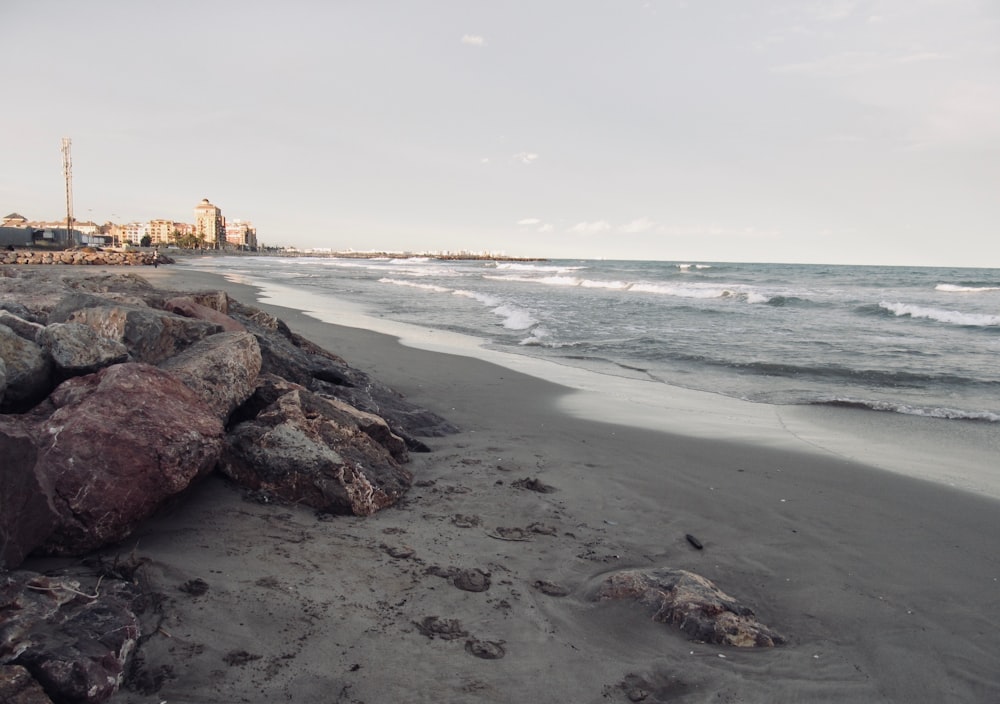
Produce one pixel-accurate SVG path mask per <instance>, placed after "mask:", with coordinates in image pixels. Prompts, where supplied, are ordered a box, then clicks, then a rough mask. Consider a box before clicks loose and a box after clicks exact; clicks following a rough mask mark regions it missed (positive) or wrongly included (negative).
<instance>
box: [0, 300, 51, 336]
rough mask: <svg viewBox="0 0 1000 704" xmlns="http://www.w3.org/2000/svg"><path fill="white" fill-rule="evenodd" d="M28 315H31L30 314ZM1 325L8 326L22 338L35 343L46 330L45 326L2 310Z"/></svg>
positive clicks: (0, 313)
mask: <svg viewBox="0 0 1000 704" xmlns="http://www.w3.org/2000/svg"><path fill="white" fill-rule="evenodd" d="M22 307H23V306H22ZM25 312H26V313H28V311H27V309H25ZM28 314H29V315H30V313H28ZM0 325H6V326H7V327H9V328H10V329H11V330H13V331H14V332H15V333H17V334H18V335H19V336H20V337H23V338H24V339H25V340H31V341H33V342H37V338H38V333H39V332H41V331H42V330H44V329H45V326H44V325H40V324H38V323H36V322H33V321H31V320H28V319H27V318H23V317H21V316H18V315H14V314H13V313H10V312H8V311H6V310H0Z"/></svg>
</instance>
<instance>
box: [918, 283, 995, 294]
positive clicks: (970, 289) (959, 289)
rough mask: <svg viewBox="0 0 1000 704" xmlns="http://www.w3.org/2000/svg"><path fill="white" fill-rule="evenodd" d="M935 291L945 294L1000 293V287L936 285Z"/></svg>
mask: <svg viewBox="0 0 1000 704" xmlns="http://www.w3.org/2000/svg"><path fill="white" fill-rule="evenodd" d="M934 290H935V291H944V292H946V293H983V292H985V291H1000V286H958V285H956V284H938V285H937V286H935V287H934Z"/></svg>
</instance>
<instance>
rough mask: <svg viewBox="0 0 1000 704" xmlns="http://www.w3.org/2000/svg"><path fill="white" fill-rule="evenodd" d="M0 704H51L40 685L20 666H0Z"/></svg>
mask: <svg viewBox="0 0 1000 704" xmlns="http://www.w3.org/2000/svg"><path fill="white" fill-rule="evenodd" d="M0 702H4V704H52V700H51V699H49V695H47V694H46V693H45V690H44V689H42V685H40V684H38V682H36V681H35V678H34V677H32V676H31V673H30V672H28V671H27V670H25V669H24V668H23V667H21V666H20V665H0Z"/></svg>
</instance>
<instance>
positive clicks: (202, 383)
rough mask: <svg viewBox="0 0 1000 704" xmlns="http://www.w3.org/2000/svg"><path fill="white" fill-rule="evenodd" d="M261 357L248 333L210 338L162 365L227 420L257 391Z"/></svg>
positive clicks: (230, 333) (223, 334)
mask: <svg viewBox="0 0 1000 704" xmlns="http://www.w3.org/2000/svg"><path fill="white" fill-rule="evenodd" d="M260 365H261V357H260V347H259V346H258V345H257V339H256V338H255V337H254V336H253V335H251V334H250V333H248V332H223V333H219V334H217V335H210V336H209V337H206V338H205V339H203V340H199V341H198V342H195V343H194V344H193V345H191V346H190V347H188V348H187V349H185V350H184V351H183V352H180V353H178V354H176V355H174V356H173V357H170V358H169V359H167V360H165V361H164V362H163V363H162V364H160V369H164V370H166V371H168V372H170V373H171V374H175V375H176V376H178V377H179V378H180V380H181V381H183V382H184V384H186V385H187V386H188V387H189V388H191V389H192V390H193V391H194V392H195V393H197V394H198V395H199V396H200V397H201V399H202V400H203V401H204V402H205V403H206V404H207V405H208V407H209V408H211V409H212V411H213V412H214V413H216V414H217V415H218V416H219V417H220V418H221V419H222V420H223V421H225V420H227V419H228V418H229V416H230V414H231V413H232V412H233V411H234V410H236V409H237V408H238V407H239V406H241V405H242V404H243V403H244V402H245V401H246V400H247V399H248V398H250V396H251V394H253V392H254V390H255V389H256V388H257V374H258V373H259V372H260Z"/></svg>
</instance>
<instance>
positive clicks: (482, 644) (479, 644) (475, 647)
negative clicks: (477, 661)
mask: <svg viewBox="0 0 1000 704" xmlns="http://www.w3.org/2000/svg"><path fill="white" fill-rule="evenodd" d="M465 650H466V651H467V652H469V653H471V654H472V655H475V656H476V657H477V658H482V659H483V660H499V659H500V658H502V657H503V656H504V655H506V654H507V651H506V650H504V647H503V644H502V643H497V642H496V641H492V640H467V641H465Z"/></svg>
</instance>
